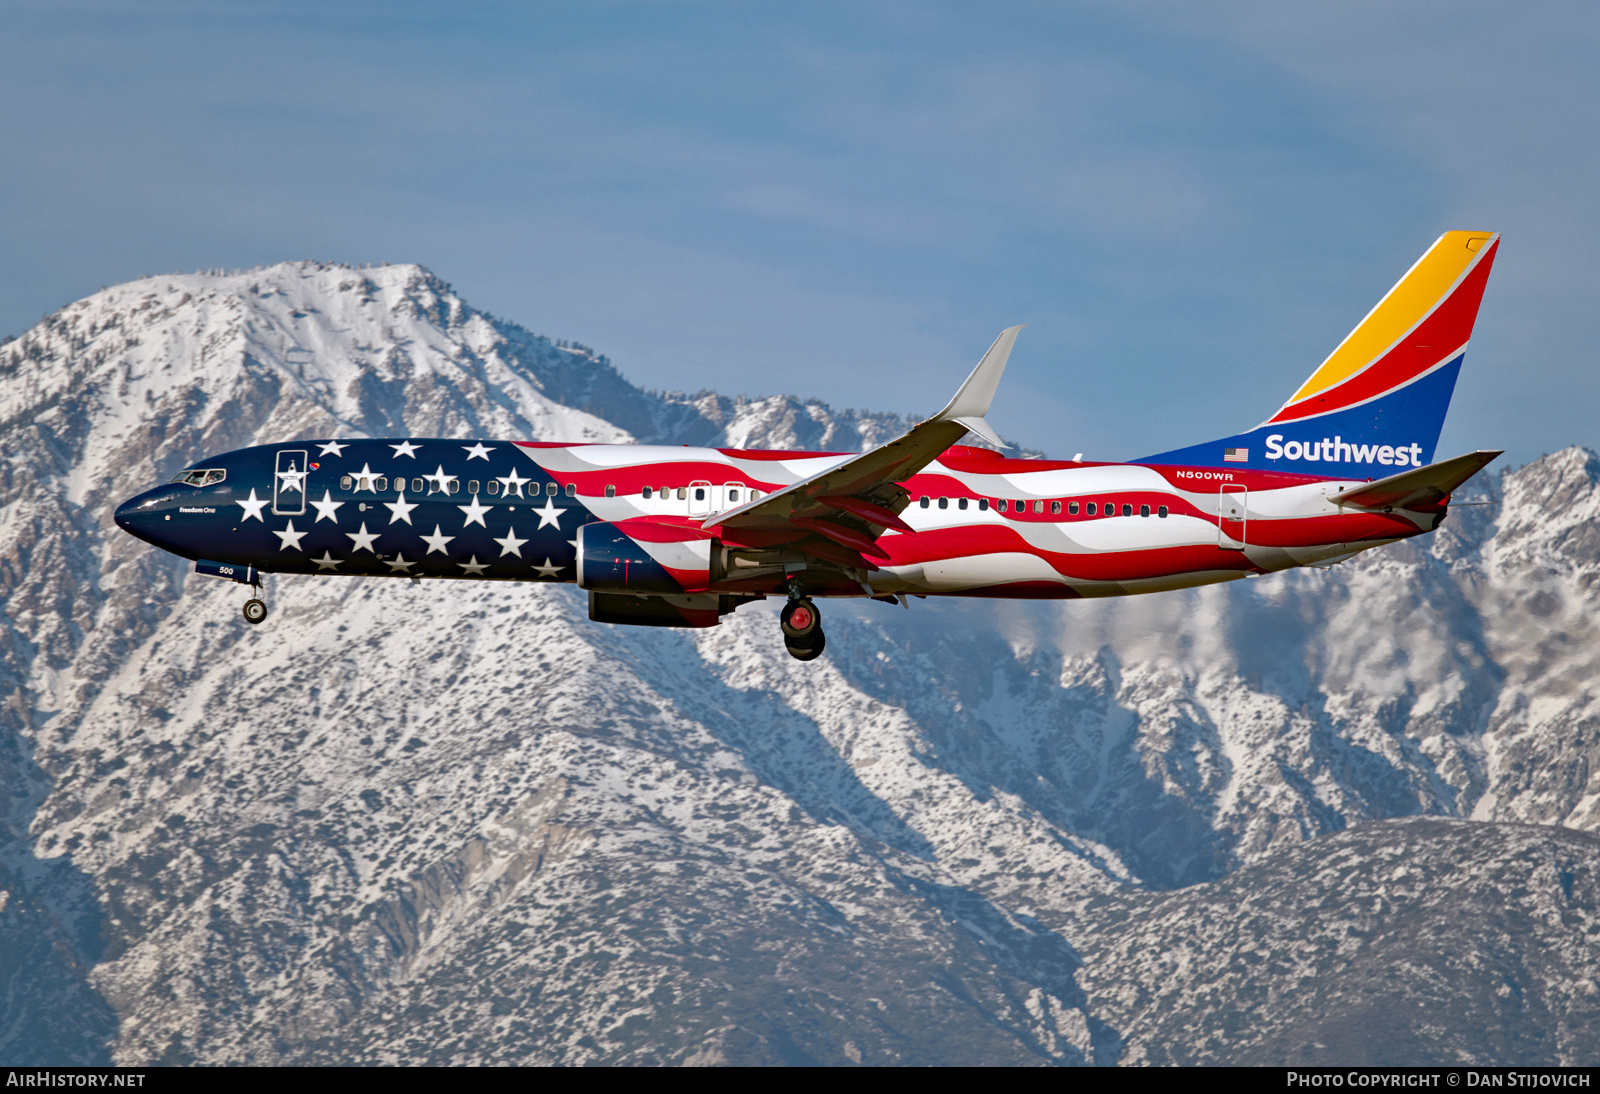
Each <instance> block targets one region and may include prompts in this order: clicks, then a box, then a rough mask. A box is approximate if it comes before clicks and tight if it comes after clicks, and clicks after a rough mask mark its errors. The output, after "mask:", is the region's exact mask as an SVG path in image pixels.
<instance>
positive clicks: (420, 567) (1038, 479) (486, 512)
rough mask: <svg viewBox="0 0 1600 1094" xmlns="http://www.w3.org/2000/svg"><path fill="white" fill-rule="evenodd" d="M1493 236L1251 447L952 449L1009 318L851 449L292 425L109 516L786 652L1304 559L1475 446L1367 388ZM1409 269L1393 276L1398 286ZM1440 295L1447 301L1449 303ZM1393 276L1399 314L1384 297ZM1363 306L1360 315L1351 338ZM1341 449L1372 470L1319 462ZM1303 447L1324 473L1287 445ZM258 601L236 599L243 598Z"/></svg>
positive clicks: (1453, 255) (238, 560)
mask: <svg viewBox="0 0 1600 1094" xmlns="http://www.w3.org/2000/svg"><path fill="white" fill-rule="evenodd" d="M1497 245H1498V238H1497V237H1495V236H1493V235H1492V234H1490V233H1466V232H1460V233H1455V232H1453V233H1447V234H1446V236H1445V237H1443V238H1442V239H1441V240H1440V242H1439V243H1438V244H1436V245H1435V247H1434V248H1433V249H1432V250H1430V252H1429V254H1428V255H1427V256H1424V259H1423V260H1422V261H1421V262H1419V263H1418V266H1417V267H1414V268H1413V271H1412V272H1411V273H1410V274H1408V275H1407V278H1406V279H1403V280H1402V282H1401V283H1400V285H1398V286H1396V288H1395V290H1392V291H1391V293H1390V294H1389V296H1387V297H1385V303H1384V304H1380V305H1379V307H1378V308H1377V309H1374V311H1373V313H1372V315H1369V316H1368V318H1367V320H1365V321H1364V322H1363V324H1362V325H1361V326H1358V327H1357V329H1356V331H1355V332H1353V333H1352V334H1351V336H1350V338H1347V339H1346V340H1345V343H1343V344H1342V345H1341V349H1340V351H1336V353H1335V355H1334V356H1333V357H1330V358H1329V362H1328V363H1324V365H1323V366H1322V367H1321V368H1320V369H1319V370H1318V371H1317V373H1315V374H1314V375H1313V377H1312V379H1311V380H1310V381H1308V382H1307V383H1306V384H1304V385H1302V387H1301V388H1300V389H1299V390H1298V391H1297V393H1296V395H1295V397H1294V398H1292V399H1291V400H1290V402H1289V403H1288V404H1286V406H1285V408H1284V410H1282V411H1280V412H1279V413H1278V414H1277V415H1274V416H1273V417H1272V418H1270V419H1269V420H1268V422H1267V423H1265V424H1264V425H1263V426H1262V427H1258V430H1256V431H1254V432H1257V433H1261V434H1262V436H1261V439H1260V441H1259V442H1257V441H1256V440H1255V439H1254V438H1253V434H1252V435H1251V437H1252V439H1251V441H1250V443H1248V444H1246V443H1239V444H1233V443H1225V444H1223V443H1217V442H1212V444H1210V445H1200V446H1195V447H1194V448H1192V449H1187V450H1182V454H1184V455H1186V456H1189V457H1195V456H1197V454H1199V453H1201V452H1209V453H1212V454H1215V453H1217V452H1219V451H1220V452H1221V459H1220V460H1216V457H1215V455H1212V456H1211V457H1210V459H1205V458H1187V459H1173V458H1168V457H1170V456H1171V455H1172V454H1168V455H1167V456H1164V457H1149V458H1146V459H1144V460H1140V461H1136V462H1134V463H1125V464H1117V463H1099V462H1085V461H1081V460H1071V461H1060V460H1022V459H1010V458H1007V457H1005V456H1004V455H1002V454H1000V453H999V452H996V451H994V450H992V449H989V448H981V447H973V446H970V445H969V444H966V443H963V442H964V441H965V439H966V438H967V436H968V434H975V435H977V436H978V437H979V438H982V439H984V440H987V441H990V442H992V443H995V444H998V438H997V437H996V436H995V435H994V433H993V431H992V430H991V429H990V427H989V425H988V423H987V421H986V419H985V415H986V413H987V412H988V409H989V406H990V404H991V402H992V400H993V397H994V394H995V390H996V388H997V386H998V384H999V381H1000V377H1001V374H1002V372H1003V370H1004V368H1005V364H1006V361H1007V359H1008V357H1009V354H1010V352H1011V348H1012V345H1013V344H1014V342H1015V340H1016V337H1017V333H1018V330H1019V329H1020V328H1015V327H1014V328H1011V329H1010V330H1007V331H1005V332H1004V333H1002V334H1001V335H1000V337H999V338H997V339H996V341H995V343H994V345H993V346H991V347H990V349H989V352H988V353H987V354H985V356H984V358H983V360H982V361H980V363H979V364H978V367H977V368H976V369H974V370H973V373H972V375H971V376H970V377H969V378H968V380H967V382H966V383H965V384H964V385H963V386H962V388H961V389H960V391H958V392H957V394H956V396H955V397H954V398H953V399H952V400H951V401H950V403H949V405H947V406H946V407H945V408H944V409H943V410H942V411H940V412H939V413H938V414H936V415H934V416H933V417H932V418H929V419H928V420H927V421H925V422H922V423H920V424H918V425H917V426H916V427H914V428H913V429H912V430H910V431H909V432H908V433H906V434H905V435H903V436H901V437H898V438H896V439H895V440H893V441H890V442H889V443H887V444H885V445H881V446H879V447H878V448H875V449H872V450H870V451H868V452H864V453H835V452H787V451H765V450H747V449H730V448H692V447H676V448H674V447H664V446H645V445H606V444H567V443H560V442H546V441H491V440H456V439H441V438H409V439H395V440H370V439H359V440H310V441H294V442H287V443H284V444H281V445H271V446H261V447H257V448H250V449H244V450H241V451H238V452H232V453H228V454H226V455H223V456H218V457H216V458H213V459H208V460H205V461H202V462H201V463H200V464H198V465H196V466H194V467H192V468H190V469H188V470H186V471H184V472H183V473H181V474H180V475H179V476H178V477H177V479H175V480H174V481H173V482H171V483H168V484H165V485H163V486H160V487H157V488H155V489H153V490H150V491H146V492H145V493H144V494H141V495H139V496H138V497H135V498H132V499H130V500H129V501H127V502H126V503H124V504H123V505H122V506H121V507H120V508H119V509H118V510H117V516H116V519H117V522H118V524H119V525H121V526H122V527H123V528H124V529H126V530H127V531H129V532H131V533H132V534H134V535H136V536H139V537H140V538H142V539H145V540H148V541H149V542H151V543H154V544H156V545H157V546H160V547H162V548H164V549H166V550H169V551H172V552H174V553H176V554H179V555H182V556H184V557H187V558H190V559H193V560H195V561H196V565H197V569H198V570H199V571H200V572H202V573H207V574H211V575H213V576H219V577H227V578H231V579H233V580H236V581H239V582H241V583H245V584H250V585H252V586H253V587H258V583H259V575H260V574H262V573H302V574H327V575H330V576H331V575H336V574H357V575H366V576H395V577H408V578H411V579H413V580H422V579H460V580H511V581H549V582H575V583H576V584H577V585H579V586H580V587H581V588H583V589H585V590H587V591H588V594H589V600H590V615H591V618H593V619H595V620H596V621H598V622H604V623H631V624H639V625H652V626H690V627H697V626H714V625H716V624H717V622H718V621H719V620H720V618H721V617H722V616H723V615H726V614H727V613H729V612H731V611H734V610H736V609H737V608H738V607H739V606H741V605H743V604H746V603H749V602H751V601H754V600H760V599H765V598H768V597H781V598H783V599H784V600H785V606H784V608H783V611H782V612H781V614H780V622H781V630H782V634H783V639H784V644H785V646H786V647H787V648H788V650H789V652H790V653H791V654H792V655H794V656H795V657H798V658H800V659H802V660H810V659H813V658H815V657H817V656H819V655H820V654H821V653H822V651H823V648H824V646H825V642H826V639H825V637H824V635H823V632H822V629H821V624H820V621H821V613H820V611H819V610H818V609H817V606H816V603H815V600H816V599H817V598H827V597H871V598H874V599H879V600H885V601H898V602H899V603H902V604H908V603H909V602H908V600H907V598H908V597H924V596H935V595H948V596H986V597H1010V598H1026V599H1075V598H1081V597H1101V596H1124V595H1129V594H1134V593H1147V592H1158V591H1162V590H1168V589H1178V588H1186V587H1190V586H1195V585H1203V584H1208V583H1213V582H1219V581H1228V580H1232V579H1235V578H1239V577H1243V576H1246V575H1250V574H1260V573H1271V572H1274V571H1278V570H1284V569H1288V568H1291V567H1295V566H1304V565H1309V564H1328V563H1332V562H1336V561H1339V560H1342V559H1344V558H1347V557H1349V556H1350V555H1353V554H1355V553H1357V552H1359V551H1362V550H1366V549H1368V548H1370V547H1375V546H1378V545H1380V544H1384V543H1390V542H1393V541H1394V540H1397V539H1402V538H1405V537H1407V536H1413V535H1418V534H1420V533H1423V532H1427V531H1431V530H1432V529H1433V528H1435V527H1437V526H1438V524H1439V523H1440V522H1441V521H1442V520H1443V519H1444V517H1445V515H1446V512H1447V507H1448V504H1449V500H1450V494H1451V492H1452V491H1453V490H1455V489H1456V488H1457V487H1458V486H1459V485H1460V484H1461V483H1462V482H1464V481H1466V480H1467V479H1468V478H1470V477H1471V476H1472V475H1473V474H1475V473H1476V472H1477V471H1478V470H1480V469H1481V468H1482V467H1483V466H1484V465H1486V464H1487V463H1488V462H1489V461H1490V460H1492V459H1493V458H1494V457H1495V456H1497V455H1498V454H1499V453H1498V452H1477V453H1472V454H1469V455H1467V456H1461V457H1457V458H1456V459H1453V460H1445V461H1442V462H1438V463H1428V462H1426V461H1425V460H1424V459H1422V458H1421V457H1422V455H1423V454H1424V453H1425V454H1426V455H1428V456H1429V457H1431V453H1432V447H1433V443H1434V442H1435V441H1436V440H1437V435H1438V424H1439V423H1437V422H1433V421H1432V417H1431V415H1432V413H1433V408H1432V406H1431V404H1427V403H1426V401H1425V400H1424V401H1421V405H1422V406H1423V417H1422V418H1420V419H1413V420H1411V421H1409V422H1408V421H1406V420H1403V419H1401V418H1400V417H1399V416H1397V415H1396V414H1394V413H1385V411H1386V410H1388V409H1389V407H1388V404H1386V402H1385V396H1386V394H1392V393H1397V392H1398V393H1402V394H1404V393H1410V394H1415V391H1414V386H1415V385H1416V384H1417V383H1419V382H1422V380H1424V379H1425V378H1426V377H1427V376H1429V375H1435V374H1437V373H1438V372H1439V371H1440V370H1441V364H1443V365H1449V366H1450V367H1451V368H1452V369H1453V368H1456V367H1459V362H1460V350H1461V347H1462V346H1464V344H1465V341H1466V335H1467V334H1468V333H1470V328H1471V315H1472V314H1475V313H1476V308H1477V300H1478V298H1479V297H1481V294H1482V278H1483V277H1486V276H1487V272H1488V265H1489V263H1490V262H1492V259H1493V253H1494V250H1495V248H1496V246H1497ZM1441 248H1445V250H1446V251H1447V252H1449V253H1448V254H1446V255H1444V256H1443V257H1441V255H1440V254H1439V252H1440V249H1441ZM1444 258H1449V259H1450V260H1451V261H1453V262H1455V264H1456V265H1457V266H1459V267H1460V269H1458V270H1457V271H1456V274H1455V276H1453V277H1452V276H1449V275H1450V267H1449V265H1448V263H1445V262H1444ZM1418 269H1422V270H1423V271H1424V275H1425V277H1424V280H1426V282H1427V284H1426V285H1424V286H1423V287H1422V288H1421V289H1419V288H1418V287H1417V286H1415V285H1409V284H1408V283H1409V282H1410V281H1411V280H1412V279H1413V278H1415V277H1417V276H1418V273H1417V271H1418ZM1477 271H1481V276H1480V275H1478V274H1477ZM1424 290H1426V291H1424ZM1426 292H1434V293H1435V295H1436V296H1437V297H1438V298H1437V299H1429V298H1427V297H1426ZM1463 292H1465V293H1467V294H1468V295H1470V296H1471V300H1470V304H1471V307H1470V309H1466V308H1465V306H1464V305H1461V306H1458V305H1457V304H1456V303H1455V297H1456V295H1457V294H1460V293H1463ZM1473 294H1475V295H1473ZM1397 295H1398V297H1400V298H1402V299H1403V301H1404V302H1405V305H1406V307H1405V309H1402V311H1403V314H1399V313H1397V312H1396V311H1395V309H1394V308H1389V309H1388V310H1385V309H1386V306H1387V304H1388V302H1389V301H1390V300H1391V299H1394V298H1396V297H1397ZM1406 309H1409V310H1406ZM1441 311H1448V312H1449V314H1450V316H1452V317H1453V318H1451V319H1450V324H1453V325H1449V324H1446V325H1448V326H1449V337H1448V338H1441V337H1440V336H1438V335H1436V334H1434V333H1428V334H1427V336H1428V337H1430V338H1434V339H1435V340H1436V342H1437V343H1438V344H1439V345H1442V344H1443V342H1444V341H1451V342H1452V344H1451V346H1450V348H1449V359H1448V361H1444V362H1435V363H1434V364H1432V365H1429V364H1428V363H1427V362H1428V361H1429V360H1430V359H1431V358H1432V357H1438V356H1441V355H1440V354H1431V355H1430V354H1428V353H1422V352H1421V350H1420V349H1417V348H1415V347H1411V348H1408V343H1407V342H1406V340H1407V339H1415V338H1417V337H1419V336H1418V335H1417V333H1416V332H1417V331H1418V330H1424V329H1426V330H1428V331H1432V330H1433V328H1430V327H1428V324H1429V323H1430V322H1433V320H1432V319H1431V318H1430V317H1433V316H1437V315H1439V314H1440V312H1441ZM1468 311H1470V314H1467V316H1466V319H1465V321H1464V322H1465V326H1464V327H1463V325H1462V324H1463V320H1462V319H1461V315H1462V314H1464V313H1465V312H1468ZM1414 313H1415V314H1414ZM1397 315H1398V317H1397ZM1374 317H1377V319H1376V320H1375V319H1374ZM1375 321H1377V322H1380V324H1383V329H1382V330H1380V331H1378V332H1376V333H1373V332H1368V331H1366V330H1365V328H1366V327H1367V325H1368V324H1371V323H1373V322H1375ZM1408 321H1409V325H1407V322H1408ZM1434 326H1435V327H1438V326H1440V323H1435V324H1434ZM1395 331H1400V332H1401V333H1400V334H1399V335H1397V336H1396V337H1395V338H1390V335H1392V334H1394V332H1395ZM1386 338H1389V342H1387V343H1386V342H1385V341H1384V339H1386ZM1348 346H1355V347H1356V348H1355V349H1353V350H1350V351H1349V352H1345V347H1348ZM1402 351H1404V352H1402ZM1341 354H1343V356H1341ZM1362 354H1365V355H1366V356H1365V357H1361V355H1362ZM1352 355H1354V356H1352ZM1358 357H1361V359H1360V360H1357V358H1358ZM1330 363H1332V367H1331V371H1330ZM1453 379H1454V372H1453V371H1452V372H1451V373H1450V380H1451V383H1453ZM1385 384H1388V385H1389V386H1387V387H1385V386H1384V385H1385ZM1374 392H1376V394H1373V393H1374ZM1330 393H1331V394H1330ZM1445 398H1446V399H1448V393H1446V396H1445ZM1334 399H1337V400H1342V401H1339V402H1338V403H1337V405H1336V406H1334V405H1333V404H1332V403H1330V400H1334ZM1418 402H1419V401H1418V400H1415V399H1413V400H1412V403H1418ZM1407 405H1412V404H1411V403H1408V404H1407ZM1330 406H1332V409H1329V407H1330ZM1297 407H1298V408H1301V409H1300V410H1298V411H1296V410H1294V408H1297ZM1363 407H1366V408H1368V409H1367V410H1366V411H1365V413H1366V414H1367V415H1369V416H1371V417H1373V418H1374V419H1375V420H1377V421H1378V424H1377V425H1373V423H1370V422H1364V421H1363V419H1362V417H1361V412H1362V411H1361V408H1363ZM1336 411H1337V412H1338V414H1342V415H1344V416H1341V417H1337V424H1338V427H1339V429H1340V430H1342V432H1339V433H1335V434H1334V435H1332V436H1330V437H1325V438H1324V437H1316V436H1314V434H1315V433H1317V432H1323V431H1327V430H1328V427H1326V426H1323V427H1321V428H1319V429H1317V430H1312V431H1311V432H1308V433H1305V434H1304V435H1303V436H1302V435H1300V434H1298V433H1297V434H1296V435H1295V436H1294V437H1292V438H1291V437H1290V436H1289V430H1290V425H1289V424H1287V423H1293V422H1301V421H1306V420H1314V419H1317V418H1319V417H1323V416H1326V415H1330V414H1335V412H1336ZM1439 422H1442V412H1441V414H1440V415H1439ZM1368 427H1370V428H1368ZM1430 428H1431V429H1432V433H1431V435H1430V434H1429V432H1428V431H1429V429H1430ZM1378 429H1381V430H1383V431H1386V432H1382V433H1381V435H1380V434H1379V433H1376V432H1374V430H1378ZM1363 430H1365V432H1363ZM1407 430H1409V431H1410V432H1407ZM1243 439H1244V437H1243V436H1241V437H1240V438H1228V439H1227V440H1228V441H1230V442H1231V441H1234V440H1243ZM1274 448H1275V449H1276V451H1277V457H1276V460H1275V462H1274V463H1272V465H1271V466H1263V465H1262V461H1263V460H1265V459H1267V458H1268V457H1269V456H1270V454H1271V453H1272V451H1273V450H1274ZM1253 455H1254V456H1255V457H1256V458H1255V459H1252V456H1253ZM1362 455H1365V456H1366V457H1367V463H1368V464H1370V465H1372V466H1370V467H1359V468H1351V467H1347V466H1344V465H1346V464H1350V463H1352V462H1354V461H1355V458H1356V457H1358V456H1362ZM1213 460H1215V461H1216V462H1212V461H1213ZM1318 462H1320V463H1326V464H1328V465H1329V466H1327V467H1320V466H1319V467H1310V466H1306V464H1307V463H1318ZM1352 470H1354V471H1356V472H1358V473H1351V472H1352ZM1359 472H1376V473H1359ZM265 615H266V608H265V605H264V603H263V602H262V601H261V600H260V598H259V596H255V597H252V598H251V599H250V600H249V601H248V603H247V605H246V609H245V616H246V618H247V619H248V620H250V621H251V622H260V621H261V619H263V618H264V617H265Z"/></svg>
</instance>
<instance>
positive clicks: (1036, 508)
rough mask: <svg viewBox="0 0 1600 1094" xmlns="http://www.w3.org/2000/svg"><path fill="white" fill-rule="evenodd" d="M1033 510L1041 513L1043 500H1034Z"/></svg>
mask: <svg viewBox="0 0 1600 1094" xmlns="http://www.w3.org/2000/svg"><path fill="white" fill-rule="evenodd" d="M1033 511H1034V512H1035V513H1042V512H1044V502H1042V501H1036V502H1034V503H1033Z"/></svg>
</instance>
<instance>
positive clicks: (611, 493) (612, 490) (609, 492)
mask: <svg viewBox="0 0 1600 1094" xmlns="http://www.w3.org/2000/svg"><path fill="white" fill-rule="evenodd" d="M616 496H617V488H616V487H615V486H612V485H611V484H610V483H606V497H608V498H614V497H616Z"/></svg>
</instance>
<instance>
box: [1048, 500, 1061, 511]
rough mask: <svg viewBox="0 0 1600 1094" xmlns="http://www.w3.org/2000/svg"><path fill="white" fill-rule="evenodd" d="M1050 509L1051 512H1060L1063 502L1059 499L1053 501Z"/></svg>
mask: <svg viewBox="0 0 1600 1094" xmlns="http://www.w3.org/2000/svg"><path fill="white" fill-rule="evenodd" d="M1050 511H1051V512H1052V513H1059V512H1061V503H1060V502H1059V501H1053V502H1051V503H1050Z"/></svg>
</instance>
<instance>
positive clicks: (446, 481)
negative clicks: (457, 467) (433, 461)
mask: <svg viewBox="0 0 1600 1094" xmlns="http://www.w3.org/2000/svg"><path fill="white" fill-rule="evenodd" d="M424 477H425V478H426V479H427V480H428V481H429V482H431V483H433V490H430V491H428V493H430V494H431V493H433V492H434V490H437V491H440V492H442V493H446V494H448V493H449V492H450V484H451V483H453V482H455V481H456V477H455V476H454V475H446V474H445V473H444V464H442V463H441V464H440V465H439V470H437V471H435V472H434V473H433V474H431V475H427V476H424Z"/></svg>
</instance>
